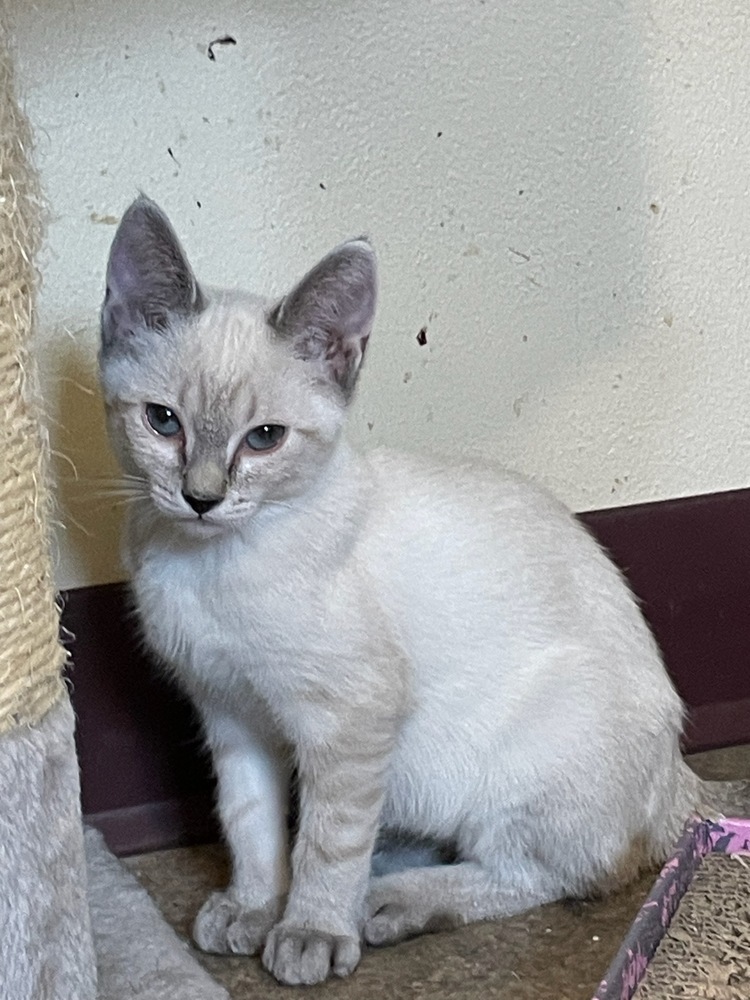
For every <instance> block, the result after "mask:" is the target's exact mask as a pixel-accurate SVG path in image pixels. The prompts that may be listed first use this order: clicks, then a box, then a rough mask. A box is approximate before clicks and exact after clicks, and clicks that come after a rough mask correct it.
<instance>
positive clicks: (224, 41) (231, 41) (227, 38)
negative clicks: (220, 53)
mask: <svg viewBox="0 0 750 1000" xmlns="http://www.w3.org/2000/svg"><path fill="white" fill-rule="evenodd" d="M236 44H237V39H236V38H232V36H231V35H222V37H221V38H214V40H213V41H212V42H209V43H208V58H209V59H210V60H211V62H216V55H215V53H214V45H236Z"/></svg>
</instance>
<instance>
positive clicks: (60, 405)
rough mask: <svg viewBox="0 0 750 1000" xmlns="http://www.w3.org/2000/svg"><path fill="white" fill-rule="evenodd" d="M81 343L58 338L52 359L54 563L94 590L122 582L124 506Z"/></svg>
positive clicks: (85, 348) (95, 377) (88, 357)
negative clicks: (54, 401) (59, 527)
mask: <svg viewBox="0 0 750 1000" xmlns="http://www.w3.org/2000/svg"><path fill="white" fill-rule="evenodd" d="M81 339H82V338H81ZM81 339H74V338H73V337H64V338H62V339H61V340H60V343H59V348H58V352H57V354H56V359H55V364H56V368H55V376H54V378H55V381H56V383H57V392H58V396H57V411H56V413H57V421H58V423H57V427H56V433H55V438H54V445H53V448H54V450H53V453H52V459H51V462H52V473H53V477H54V480H55V483H56V500H57V507H58V518H59V519H60V520H61V521H62V522H63V524H64V531H62V532H58V535H57V547H58V558H59V559H60V562H61V563H62V565H63V566H65V567H66V570H67V573H68V574H70V573H71V572H73V573H74V575H75V576H76V577H77V578H78V579H81V580H86V581H88V582H89V583H91V584H97V583H106V582H110V581H112V580H118V579H122V578H123V575H124V574H123V571H122V569H121V564H120V555H119V553H120V537H121V532H122V515H123V512H124V506H123V505H124V503H125V502H126V501H125V498H124V497H123V495H122V493H121V490H120V483H121V479H120V472H119V468H118V466H117V463H116V461H115V459H114V456H112V454H111V451H110V447H109V442H108V439H107V429H106V424H105V419H104V408H103V404H102V399H101V394H100V390H99V382H98V375H97V373H96V371H95V370H94V369H92V364H91V349H90V346H89V343H88V342H86V343H82V342H81Z"/></svg>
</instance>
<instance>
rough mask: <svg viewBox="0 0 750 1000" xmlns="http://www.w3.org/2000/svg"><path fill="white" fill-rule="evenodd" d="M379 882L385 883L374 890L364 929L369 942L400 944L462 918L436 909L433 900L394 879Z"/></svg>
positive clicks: (448, 926) (370, 897)
mask: <svg viewBox="0 0 750 1000" xmlns="http://www.w3.org/2000/svg"><path fill="white" fill-rule="evenodd" d="M375 882H376V883H382V884H380V885H378V887H377V888H373V889H371V891H370V895H369V896H368V899H367V909H368V917H367V919H366V920H365V926H364V930H363V937H364V939H365V941H366V942H367V944H369V945H373V946H374V947H380V946H381V945H386V944H396V942H397V941H403V940H405V939H406V938H410V937H415V936H416V935H417V934H425V933H432V932H435V931H442V930H448V929H449V928H452V927H455V926H456V925H457V923H459V922H460V921H458V920H457V919H456V918H455V917H453V916H451V915H450V914H448V913H438V912H436V911H435V909H434V907H433V905H432V904H431V902H429V901H425V900H421V901H420V900H418V899H415V898H414V894H413V893H411V892H408V891H406V890H403V889H399V888H398V887H396V886H395V885H392V884H390V880H387V879H382V880H380V879H377V880H375Z"/></svg>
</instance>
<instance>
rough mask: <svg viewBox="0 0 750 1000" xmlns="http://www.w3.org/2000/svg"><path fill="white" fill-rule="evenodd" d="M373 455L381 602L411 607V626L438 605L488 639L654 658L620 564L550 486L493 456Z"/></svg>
mask: <svg viewBox="0 0 750 1000" xmlns="http://www.w3.org/2000/svg"><path fill="white" fill-rule="evenodd" d="M369 461H370V464H371V467H372V470H373V475H374V478H375V481H376V482H377V484H378V499H377V501H375V502H374V503H373V507H374V508H376V509H374V510H373V511H371V519H370V525H369V529H368V532H367V536H366V545H367V547H368V557H369V559H370V560H371V564H372V565H373V567H374V569H375V576H376V579H377V580H378V581H379V583H380V586H381V588H382V591H383V600H386V601H390V603H391V606H392V608H393V610H394V613H398V612H397V609H398V607H404V606H406V607H408V608H409V609H410V612H409V616H408V618H407V617H406V616H405V620H406V621H407V627H409V628H411V627H413V625H412V623H413V622H414V620H415V618H418V617H420V616H424V618H425V620H434V613H435V611H436V610H440V611H442V619H443V621H445V620H447V619H449V618H452V619H453V620H455V621H456V622H458V621H460V622H461V623H462V626H463V627H464V630H465V629H466V627H467V626H468V627H470V628H473V629H474V634H475V635H479V634H481V633H483V632H484V633H486V634H487V636H488V641H490V642H494V641H496V640H497V638H498V633H503V635H502V636H501V638H502V639H503V641H506V640H507V642H508V643H509V644H515V643H516V642H517V641H519V639H521V640H522V641H523V643H524V644H526V643H529V642H530V643H532V644H537V643H541V644H544V643H554V642H560V641H568V640H571V639H572V640H574V641H581V642H583V641H585V642H586V643H591V644H602V643H603V644H605V645H610V644H614V643H615V642H617V643H619V645H620V646H621V647H622V648H625V647H630V648H631V650H633V649H634V648H637V649H638V652H639V655H644V654H645V655H646V658H647V659H648V660H649V661H650V662H651V663H654V662H655V658H656V654H655V649H654V648H653V645H652V640H651V637H650V635H649V633H648V630H647V629H646V628H645V626H644V625H643V622H642V619H641V616H640V614H639V612H638V609H637V606H636V603H635V601H634V599H633V597H632V595H631V593H630V591H629V589H628V587H627V585H626V584H625V582H624V580H623V579H622V576H621V574H620V573H619V570H618V569H617V568H616V567H615V566H614V564H613V563H612V562H611V561H610V559H609V558H608V557H607V556H606V554H605V553H604V552H603V551H602V549H601V548H600V546H599V545H598V543H597V542H596V541H595V540H594V539H593V537H592V536H591V535H590V534H589V533H588V531H587V530H586V529H585V528H584V527H583V525H582V524H581V523H580V522H579V520H578V519H577V518H576V517H575V516H574V515H573V514H571V513H570V511H569V510H568V509H567V508H566V507H565V505H564V504H562V503H561V502H560V501H559V500H557V498H556V497H554V496H553V495H552V494H550V493H549V492H548V491H547V490H546V489H544V488H542V487H540V486H538V485H536V484H535V483H533V482H531V481H530V480H528V479H526V478H525V477H524V476H522V475H520V474H518V473H515V472H512V471H508V470H505V469H503V468H500V467H498V466H497V465H494V464H492V463H490V462H485V461H436V460H432V459H429V458H425V457H421V456H413V455H406V454H403V453H399V452H395V451H391V450H388V449H378V450H375V451H373V452H372V453H371V454H370V456H369ZM386 591H387V593H386ZM395 595H398V596H395ZM490 622H491V624H490Z"/></svg>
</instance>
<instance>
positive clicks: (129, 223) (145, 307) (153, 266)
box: [101, 195, 205, 353]
mask: <svg viewBox="0 0 750 1000" xmlns="http://www.w3.org/2000/svg"><path fill="white" fill-rule="evenodd" d="M204 304H205V303H204V300H203V295H202V293H201V290H200V288H199V287H198V283H197V281H196V280H195V277H194V275H193V272H192V269H191V267H190V264H189V263H188V260H187V257H186V256H185V251H184V250H183V249H182V247H181V246H180V241H179V240H178V239H177V236H176V235H175V232H174V230H173V229H172V226H171V225H170V223H169V219H168V218H167V217H166V215H165V214H164V212H162V210H161V209H160V208H159V206H158V205H157V204H156V202H154V201H151V199H150V198H147V197H146V196H145V195H141V196H140V197H139V198H137V199H136V200H135V201H134V202H133V204H132V205H131V206H130V207H129V208H128V210H127V211H126V212H125V214H124V215H123V217H122V221H121V222H120V225H119V226H118V227H117V232H116V233H115V238H114V240H113V242H112V249H111V250H110V252H109V263H108V265H107V292H106V295H105V297H104V305H103V306H102V313H101V332H102V350H103V351H104V352H105V353H107V352H113V351H117V350H119V349H121V348H123V347H124V348H125V349H126V350H127V349H128V344H129V342H130V340H132V335H133V332H134V331H135V330H141V329H143V328H146V329H151V330H163V329H165V328H166V327H167V325H168V324H169V318H170V317H171V316H175V317H184V316H189V315H191V314H193V313H197V312H200V311H201V310H202V309H203V308H204Z"/></svg>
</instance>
